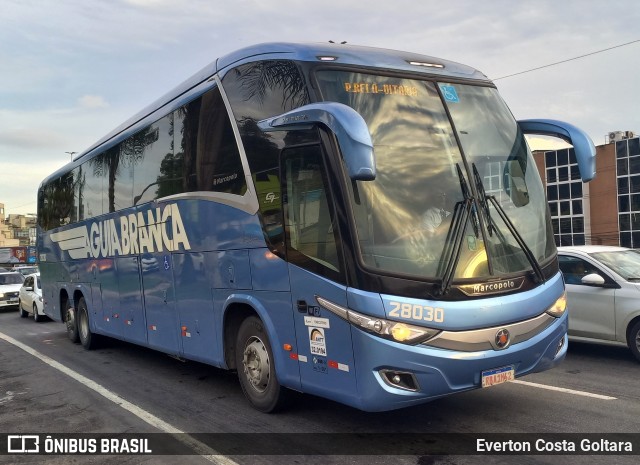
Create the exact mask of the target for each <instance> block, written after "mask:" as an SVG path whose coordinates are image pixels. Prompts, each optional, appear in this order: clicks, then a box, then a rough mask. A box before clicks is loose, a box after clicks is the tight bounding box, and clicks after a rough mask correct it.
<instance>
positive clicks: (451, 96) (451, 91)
mask: <svg viewBox="0 0 640 465" xmlns="http://www.w3.org/2000/svg"><path fill="white" fill-rule="evenodd" d="M440 90H441V91H442V95H444V99H445V100H446V101H447V102H453V103H458V102H460V98H459V97H458V92H456V88H455V87H453V86H448V85H445V84H441V85H440Z"/></svg>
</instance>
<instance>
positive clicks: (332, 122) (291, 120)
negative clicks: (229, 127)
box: [258, 102, 376, 181]
mask: <svg viewBox="0 0 640 465" xmlns="http://www.w3.org/2000/svg"><path fill="white" fill-rule="evenodd" d="M315 124H322V125H324V126H326V127H327V128H329V130H331V131H332V132H333V133H334V134H335V136H336V139H338V144H339V145H340V149H341V151H342V156H343V158H344V162H345V164H346V166H347V171H348V174H349V177H350V178H351V179H353V180H354V181H373V180H374V179H375V178H376V162H375V157H374V154H373V142H372V140H371V134H370V133H369V128H368V127H367V123H366V122H365V121H364V119H363V118H362V116H360V114H359V113H358V112H357V111H355V110H354V109H353V108H351V107H349V106H347V105H344V104H342V103H337V102H318V103H311V104H309V105H304V106H302V107H300V108H296V109H295V110H291V111H289V112H287V113H284V114H282V115H279V116H274V117H273V118H268V119H265V120H262V121H259V122H258V127H259V128H260V129H261V130H262V131H264V132H272V131H295V130H305V129H310V128H312V127H313V126H314V125H315Z"/></svg>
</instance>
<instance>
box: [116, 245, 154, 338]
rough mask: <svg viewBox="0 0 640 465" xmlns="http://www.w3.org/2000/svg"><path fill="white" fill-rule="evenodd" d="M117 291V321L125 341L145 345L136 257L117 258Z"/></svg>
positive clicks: (144, 328) (145, 336) (144, 326)
mask: <svg viewBox="0 0 640 465" xmlns="http://www.w3.org/2000/svg"><path fill="white" fill-rule="evenodd" d="M115 262H116V269H117V270H118V290H119V291H120V312H119V319H120V324H121V325H122V337H123V339H124V340H125V341H129V342H137V343H140V344H146V343H147V330H146V321H145V316H144V307H143V305H142V286H141V285H140V280H141V278H140V263H139V259H138V257H118V258H116V259H115Z"/></svg>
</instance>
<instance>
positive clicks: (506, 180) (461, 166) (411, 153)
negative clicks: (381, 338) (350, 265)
mask: <svg viewBox="0 0 640 465" xmlns="http://www.w3.org/2000/svg"><path fill="white" fill-rule="evenodd" d="M316 76H317V80H318V83H319V87H320V91H321V94H322V98H323V100H326V101H336V102H340V103H344V104H346V105H349V106H351V107H352V108H354V109H355V110H356V111H358V112H359V113H360V114H361V115H362V117H363V118H364V119H365V121H366V122H367V124H368V126H369V130H370V132H371V137H372V140H373V143H374V151H375V157H376V167H377V177H376V179H375V180H374V181H357V182H355V183H350V184H351V186H352V196H351V205H352V209H353V212H354V219H355V225H356V230H357V236H358V243H359V250H360V254H361V257H362V260H363V262H364V264H365V265H366V266H368V267H371V268H374V269H377V270H379V271H381V272H384V273H391V274H394V275H397V274H401V275H412V276H416V277H419V278H422V279H441V278H443V273H444V270H445V269H446V267H447V265H448V264H450V263H451V262H452V260H454V257H455V256H456V255H459V258H458V260H457V267H456V268H455V270H454V274H453V277H454V278H456V279H459V278H474V279H483V278H488V277H490V276H492V275H506V274H514V273H522V272H525V271H529V270H531V268H532V264H531V262H530V260H528V259H527V256H526V255H525V252H524V251H523V250H522V249H523V247H522V242H524V244H525V245H524V247H525V248H528V249H530V251H531V254H532V255H533V257H534V258H535V260H537V261H538V262H539V263H540V262H544V261H546V260H547V259H549V258H551V257H553V254H554V253H555V245H554V244H553V234H552V231H551V225H550V218H549V216H548V214H547V207H546V202H545V197H544V191H543V187H542V182H541V180H540V178H539V175H538V173H537V170H536V169H535V164H534V161H533V157H532V155H531V153H530V151H529V149H528V147H527V145H526V142H525V139H524V137H523V135H522V133H521V132H520V131H519V130H518V126H517V124H516V122H515V120H514V118H513V116H512V115H511V113H510V112H509V110H508V108H507V107H506V105H505V104H504V103H503V101H502V99H501V98H500V97H499V95H498V93H497V91H496V90H495V89H494V88H491V87H481V86H473V85H462V84H452V83H437V82H432V81H423V80H415V79H407V78H400V77H390V76H378V75H372V74H365V73H360V72H350V71H343V70H327V69H324V70H321V71H318V72H317V73H316ZM449 115H450V117H451V119H450V117H449ZM458 141H459V142H458ZM474 191H475V197H477V198H475V199H473V198H472V197H473V196H474V194H473V192H474ZM470 199H471V200H473V202H472V201H471V200H470ZM465 204H466V205H467V207H463V206H464V205H465ZM507 222H508V223H510V225H509V224H507ZM510 226H511V227H510ZM514 229H515V230H516V231H518V233H519V234H518V233H515V234H516V235H518V238H516V237H514V232H513V230H514ZM518 239H521V241H519V240H518Z"/></svg>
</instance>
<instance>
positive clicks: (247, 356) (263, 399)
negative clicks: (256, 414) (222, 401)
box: [236, 316, 286, 413]
mask: <svg viewBox="0 0 640 465" xmlns="http://www.w3.org/2000/svg"><path fill="white" fill-rule="evenodd" d="M236 367H237V369H238V378H239V379H240V386H242V391H243V392H244V395H245V396H246V397H247V399H248V400H249V402H251V404H252V405H253V406H254V407H255V408H256V409H257V410H259V411H261V412H264V413H271V412H275V411H276V410H278V409H279V408H281V407H282V406H283V404H284V401H285V397H286V393H285V390H284V388H283V387H282V386H280V383H279V382H278V379H277V377H276V369H275V365H274V361H273V352H272V350H271V345H270V344H269V338H268V337H267V333H266V331H265V330H264V325H263V324H262V321H261V320H260V319H259V318H257V317H255V316H250V317H248V318H246V319H245V320H244V321H243V322H242V324H241V325H240V329H239V330H238V337H237V342H236Z"/></svg>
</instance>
